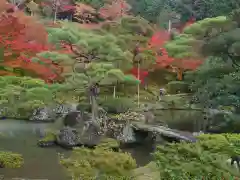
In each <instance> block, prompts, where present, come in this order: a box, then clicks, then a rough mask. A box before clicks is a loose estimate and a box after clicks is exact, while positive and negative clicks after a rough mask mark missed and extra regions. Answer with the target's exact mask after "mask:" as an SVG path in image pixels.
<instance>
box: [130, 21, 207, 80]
mask: <svg viewBox="0 0 240 180" xmlns="http://www.w3.org/2000/svg"><path fill="white" fill-rule="evenodd" d="M194 22H195V19H194V18H191V19H190V20H189V21H188V22H187V23H186V24H184V25H183V26H182V27H181V28H180V29H179V31H180V32H182V30H183V29H184V28H185V27H187V26H189V25H191V24H193V23H194ZM169 39H170V33H169V32H168V31H165V30H164V31H163V30H162V31H158V32H156V33H155V34H154V35H153V36H152V37H151V39H150V40H149V43H148V47H147V48H140V49H141V50H145V49H151V50H153V52H155V54H156V67H155V68H165V69H170V70H175V69H176V68H178V69H182V70H195V69H196V68H197V67H199V66H200V65H201V64H202V63H203V61H202V60H201V59H193V58H186V59H176V58H173V57H170V56H169V55H168V52H167V50H166V49H165V48H164V47H163V46H164V44H165V43H166V42H167V41H168V40H169ZM131 74H133V75H134V76H135V77H138V71H137V68H136V67H134V68H133V69H132V70H131ZM147 75H148V73H146V72H145V71H143V70H140V78H139V80H141V82H142V83H143V80H144V78H145V77H146V76H147Z"/></svg>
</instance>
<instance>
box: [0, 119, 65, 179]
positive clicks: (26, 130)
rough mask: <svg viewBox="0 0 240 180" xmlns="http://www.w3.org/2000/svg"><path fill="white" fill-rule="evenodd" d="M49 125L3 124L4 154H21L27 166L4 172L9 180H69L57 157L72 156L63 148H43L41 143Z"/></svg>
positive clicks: (0, 138) (0, 124)
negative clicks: (40, 137) (38, 144)
mask: <svg viewBox="0 0 240 180" xmlns="http://www.w3.org/2000/svg"><path fill="white" fill-rule="evenodd" d="M47 127H48V124H41V123H27V122H25V121H11V120H2V121H0V133H1V135H0V144H1V147H0V150H8V151H13V152H18V153H21V154H22V155H23V156H24V161H25V162H24V166H23V167H21V168H20V169H0V174H1V175H4V176H5V177H6V178H16V177H18V178H32V179H49V180H67V179H68V178H67V176H66V174H65V173H64V171H63V169H62V167H61V166H60V165H59V163H58V157H57V153H58V152H60V153H63V152H64V153H65V154H68V152H67V151H65V150H63V149H60V148H45V149H44V148H39V147H37V144H36V142H37V140H38V138H39V135H43V133H44V130H45V129H46V128H47Z"/></svg>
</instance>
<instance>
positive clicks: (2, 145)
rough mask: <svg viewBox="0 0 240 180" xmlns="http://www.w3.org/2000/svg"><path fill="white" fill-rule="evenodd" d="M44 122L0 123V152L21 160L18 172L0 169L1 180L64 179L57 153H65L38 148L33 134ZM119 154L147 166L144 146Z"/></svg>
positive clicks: (148, 153)
mask: <svg viewBox="0 0 240 180" xmlns="http://www.w3.org/2000/svg"><path fill="white" fill-rule="evenodd" d="M48 126H49V124H47V123H29V122H26V121H21V120H0V134H1V135H0V151H12V152H18V153H20V154H22V155H23V157H24V165H23V167H21V168H19V169H0V175H3V176H4V177H5V179H11V178H27V179H48V180H68V177H67V175H66V174H65V172H64V169H63V168H62V167H61V165H60V164H59V163H58V155H57V153H64V154H65V155H68V154H70V153H71V151H69V150H64V149H62V148H60V147H54V148H53V147H52V148H39V147H38V146H37V140H38V139H39V135H37V133H36V132H38V131H39V130H40V131H42V130H44V129H46V128H48ZM123 151H125V152H129V153H131V154H132V156H133V157H134V158H135V159H136V161H137V163H138V165H139V166H141V165H145V164H147V163H148V162H149V161H150V159H151V155H150V151H149V149H147V148H145V147H141V146H139V147H137V148H136V147H127V148H124V149H123Z"/></svg>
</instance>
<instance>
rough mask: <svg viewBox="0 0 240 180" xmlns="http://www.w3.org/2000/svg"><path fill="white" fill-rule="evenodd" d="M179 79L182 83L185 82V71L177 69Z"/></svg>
mask: <svg viewBox="0 0 240 180" xmlns="http://www.w3.org/2000/svg"><path fill="white" fill-rule="evenodd" d="M177 79H178V80H179V81H182V80H183V69H181V68H178V69H177Z"/></svg>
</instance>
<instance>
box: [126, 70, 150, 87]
mask: <svg viewBox="0 0 240 180" xmlns="http://www.w3.org/2000/svg"><path fill="white" fill-rule="evenodd" d="M130 73H131V74H132V75H134V76H135V77H136V78H138V77H139V80H140V81H141V83H142V84H143V83H144V81H145V78H146V77H147V76H148V71H146V70H141V69H140V71H139V75H138V68H136V67H134V68H132V69H131V71H130Z"/></svg>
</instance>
